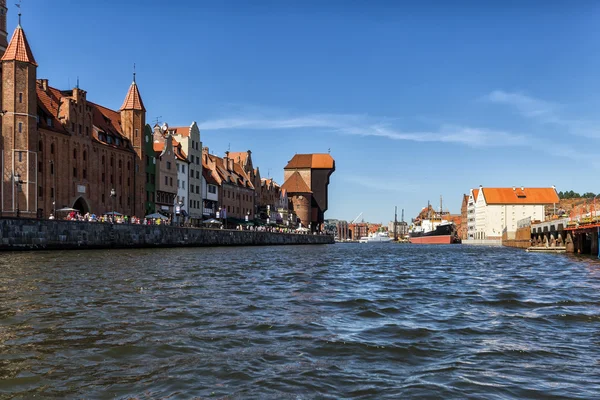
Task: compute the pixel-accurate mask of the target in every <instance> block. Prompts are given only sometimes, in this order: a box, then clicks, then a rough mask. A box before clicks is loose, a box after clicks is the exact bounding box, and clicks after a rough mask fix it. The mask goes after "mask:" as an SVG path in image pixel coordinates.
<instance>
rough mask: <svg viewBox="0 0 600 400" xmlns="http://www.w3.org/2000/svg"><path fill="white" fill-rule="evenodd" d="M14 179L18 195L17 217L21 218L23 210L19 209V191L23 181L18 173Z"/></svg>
mask: <svg viewBox="0 0 600 400" xmlns="http://www.w3.org/2000/svg"><path fill="white" fill-rule="evenodd" d="M13 179H14V180H15V192H16V197H17V218H20V217H21V210H20V209H19V191H20V190H21V184H22V183H23V181H22V180H21V175H19V174H18V173H17V174H15V175H14V177H13Z"/></svg>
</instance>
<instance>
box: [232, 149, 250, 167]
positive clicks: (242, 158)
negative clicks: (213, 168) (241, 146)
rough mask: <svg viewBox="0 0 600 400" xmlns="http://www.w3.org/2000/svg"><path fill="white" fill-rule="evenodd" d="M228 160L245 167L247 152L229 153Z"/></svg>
mask: <svg viewBox="0 0 600 400" xmlns="http://www.w3.org/2000/svg"><path fill="white" fill-rule="evenodd" d="M229 158H231V159H232V160H233V162H236V163H241V164H242V165H246V160H247V159H248V152H247V151H234V152H229Z"/></svg>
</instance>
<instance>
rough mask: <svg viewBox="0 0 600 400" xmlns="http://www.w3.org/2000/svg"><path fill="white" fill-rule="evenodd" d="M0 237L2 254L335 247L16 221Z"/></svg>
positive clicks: (236, 234)
mask: <svg viewBox="0 0 600 400" xmlns="http://www.w3.org/2000/svg"><path fill="white" fill-rule="evenodd" d="M0 237H1V242H0V251H22V250H66V249H80V250H83V249H119V248H148V247H201V246H273V245H305V244H311V245H312V244H333V243H334V240H333V236H331V235H302V234H286V233H271V232H256V231H238V230H229V229H204V228H202V229H200V228H182V227H176V226H165V225H162V226H160V225H135V224H108V223H94V222H77V221H61V220H32V219H16V218H2V219H0Z"/></svg>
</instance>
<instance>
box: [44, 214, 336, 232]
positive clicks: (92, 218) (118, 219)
mask: <svg viewBox="0 0 600 400" xmlns="http://www.w3.org/2000/svg"><path fill="white" fill-rule="evenodd" d="M153 215H155V214H153ZM48 219H51V220H54V219H61V220H65V221H80V222H99V223H110V224H136V225H166V226H170V225H177V226H186V227H189V226H190V225H189V224H188V223H183V222H180V221H179V220H175V221H173V220H171V218H169V217H165V216H162V215H161V216H160V217H158V218H146V217H144V218H138V217H135V216H131V217H130V216H127V215H116V214H105V215H96V214H93V213H85V214H83V215H82V214H80V213H79V212H78V211H71V212H68V213H66V215H64V216H61V217H58V218H57V217H55V216H54V214H50V216H49V217H48ZM204 228H213V229H214V228H218V229H223V228H224V227H223V224H222V223H221V222H219V223H218V224H212V226H204ZM235 229H236V230H240V231H242V230H243V231H253V232H271V233H294V234H304V235H306V234H310V233H311V232H310V230H309V229H308V228H305V227H299V228H296V229H294V228H289V227H279V226H268V225H266V226H254V225H253V224H248V225H241V224H240V225H237V226H236V227H235ZM312 234H314V235H323V234H325V232H313V233H312Z"/></svg>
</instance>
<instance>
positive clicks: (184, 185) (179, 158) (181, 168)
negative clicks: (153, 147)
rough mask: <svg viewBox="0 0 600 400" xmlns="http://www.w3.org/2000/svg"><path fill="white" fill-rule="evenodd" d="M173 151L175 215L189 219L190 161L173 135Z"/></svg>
mask: <svg viewBox="0 0 600 400" xmlns="http://www.w3.org/2000/svg"><path fill="white" fill-rule="evenodd" d="M171 138H172V143H173V151H174V153H175V166H176V169H177V197H176V198H175V203H174V204H173V205H174V207H175V213H176V214H177V213H181V214H182V216H183V217H185V218H186V219H187V217H188V216H189V212H188V204H189V199H190V197H189V186H188V185H189V180H188V179H189V165H190V161H189V160H188V158H187V155H186V154H185V153H184V151H183V149H182V146H181V143H179V142H178V141H177V140H175V138H174V137H173V136H172V135H171Z"/></svg>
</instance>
